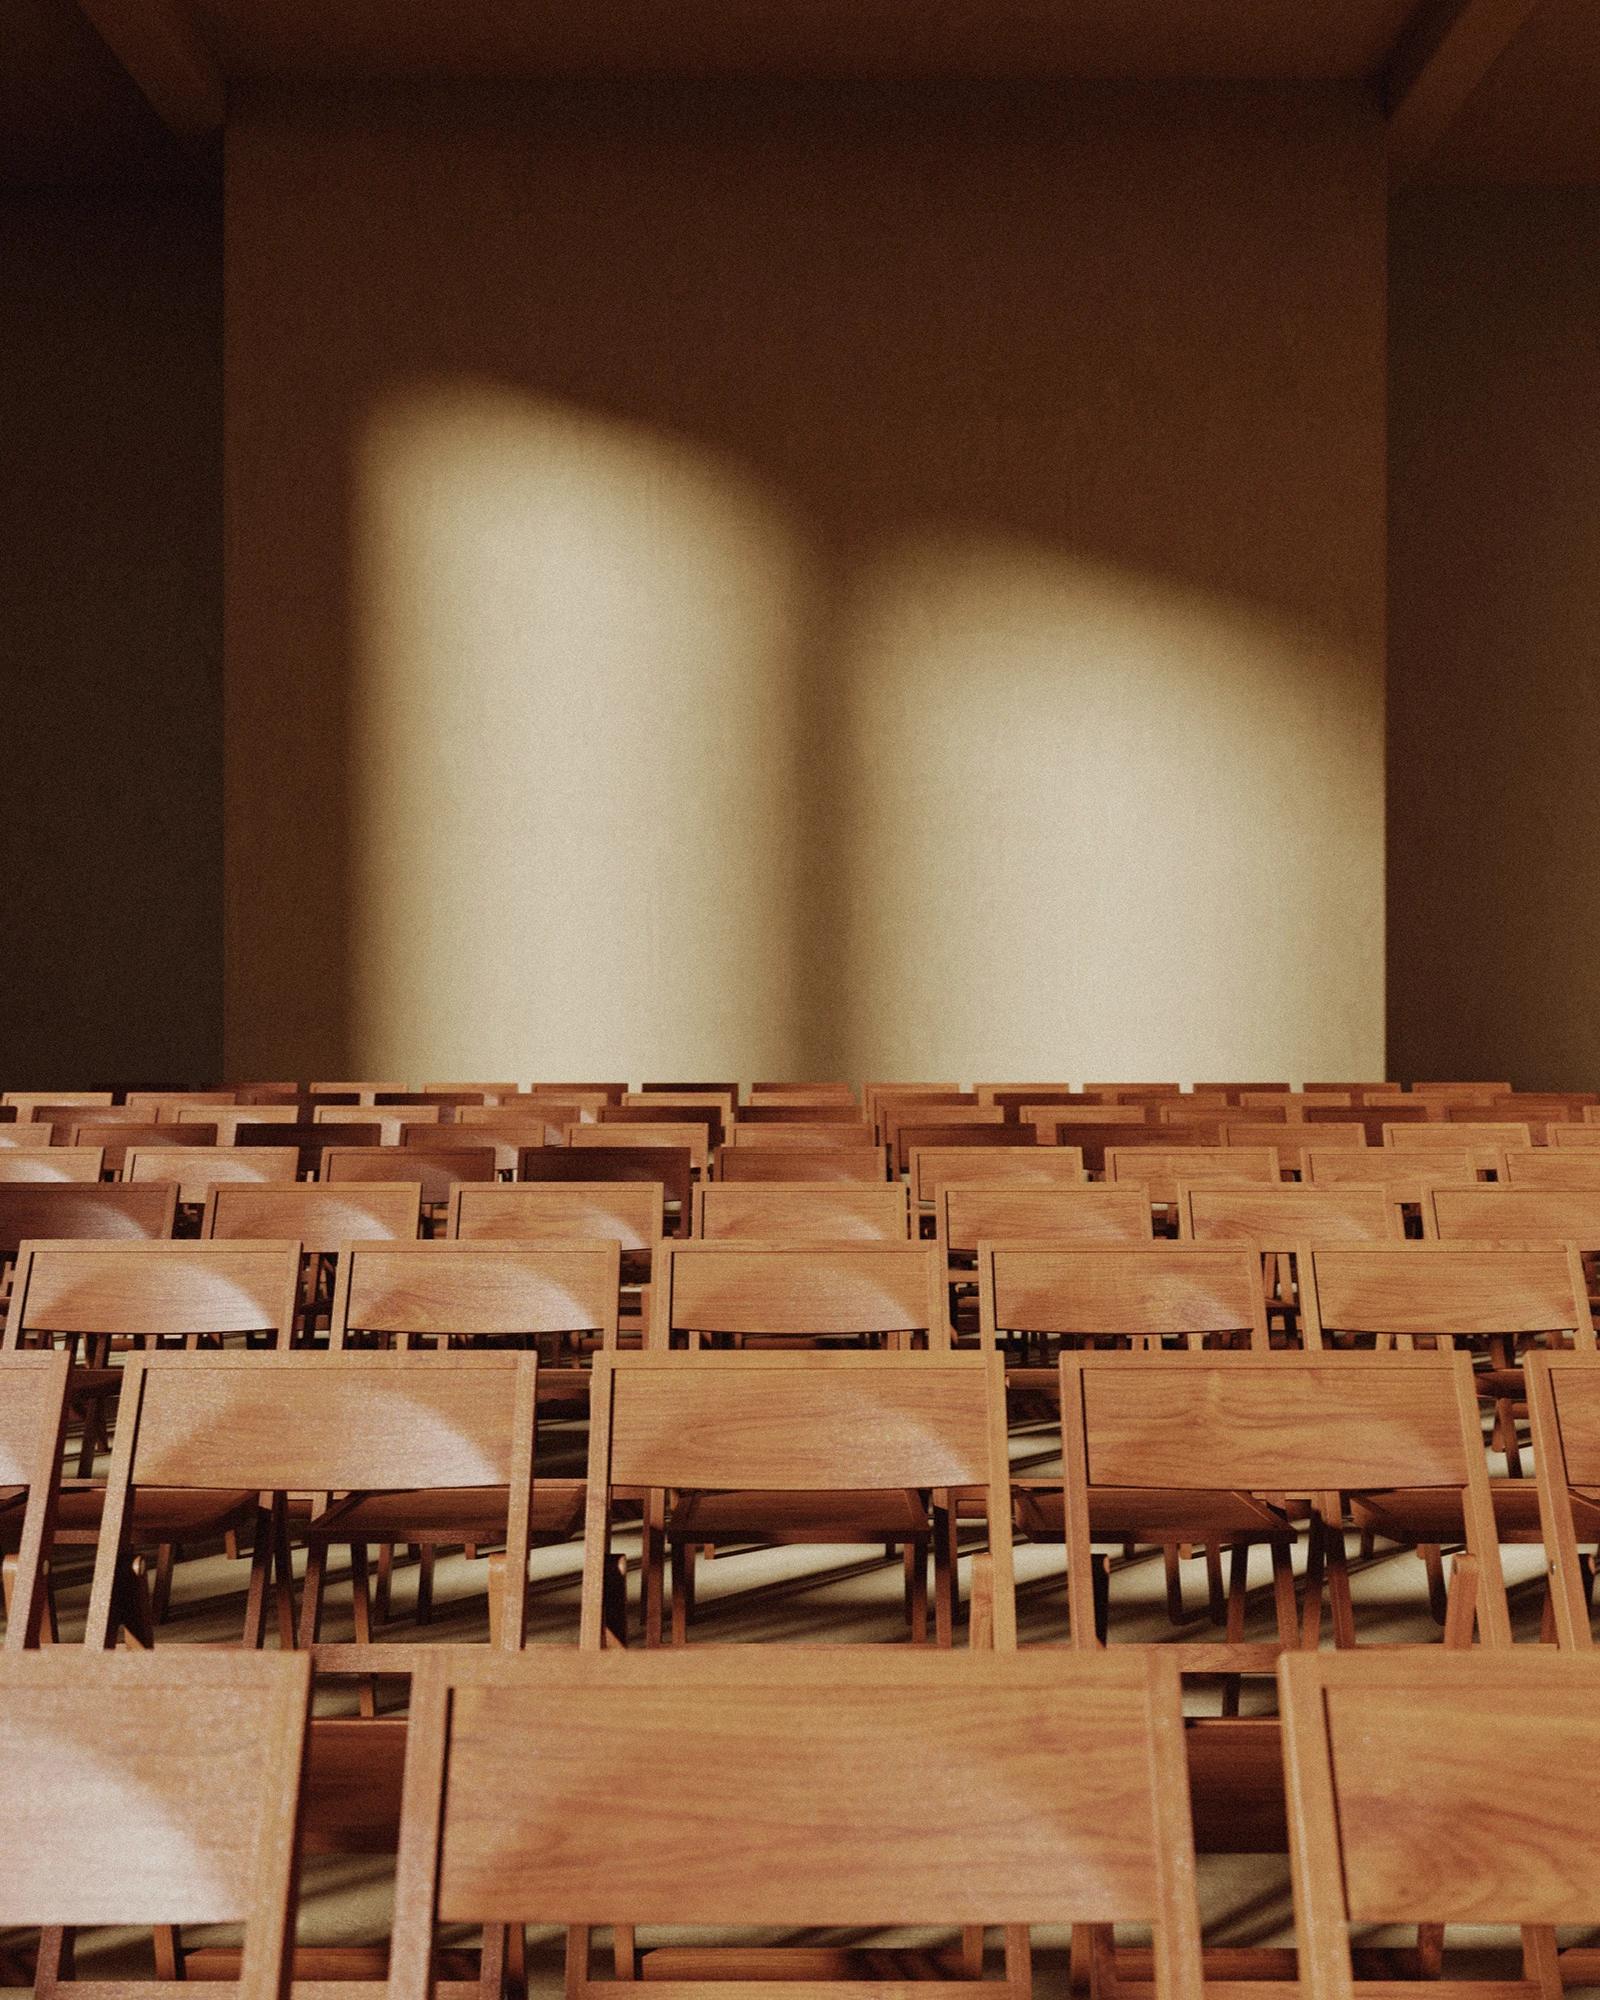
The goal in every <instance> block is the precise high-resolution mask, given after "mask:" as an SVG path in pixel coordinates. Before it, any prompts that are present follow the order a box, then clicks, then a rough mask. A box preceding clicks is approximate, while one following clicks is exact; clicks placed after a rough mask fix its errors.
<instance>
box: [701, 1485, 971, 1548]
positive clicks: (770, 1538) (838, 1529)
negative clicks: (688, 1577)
mask: <svg viewBox="0 0 1600 2000" xmlns="http://www.w3.org/2000/svg"><path fill="white" fill-rule="evenodd" d="M931 1530H932V1523H931V1521H930V1519H929V1514H928V1509H927V1507H926V1505H925V1504H924V1502H923V1500H922V1496H921V1495H920V1494H918V1493H915V1492H907V1491H904V1490H902V1489H900V1488H890V1489H887V1490H884V1491H881V1492H879V1491H866V1492H853V1491H852V1492H842V1493H767V1492H746V1493H690V1494H686V1495H684V1496H683V1497H682V1498H681V1499H679V1500H678V1501H676V1502H675V1503H674V1505H673V1508H672V1512H671V1515H670V1517H669V1519H668V1522H667V1533H668V1536H669V1537H670V1538H671V1539H672V1540H674V1541H686V1542H721V1541H733V1542H889V1541H900V1540H903V1539H904V1538H905V1537H907V1536H912V1535H926V1534H928V1533H930V1532H931Z"/></svg>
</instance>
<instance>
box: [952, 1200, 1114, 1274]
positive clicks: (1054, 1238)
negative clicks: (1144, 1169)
mask: <svg viewBox="0 0 1600 2000" xmlns="http://www.w3.org/2000/svg"><path fill="white" fill-rule="evenodd" d="M934 1223H935V1240H936V1242H937V1243H938V1245H939V1248H940V1250H941V1252H942V1253H943V1257H944V1262H945V1267H946V1269H947V1270H948V1271H949V1272H950V1273H951V1275H952V1276H954V1275H956V1274H957V1273H959V1272H961V1271H963V1270H966V1271H970V1268H971V1265H972V1262H973V1260H974V1259H975V1258H976V1257H977V1254H978V1245H979V1244H980V1243H982V1242H997V1243H1148V1242H1149V1241H1150V1240H1151V1234H1152V1232H1151V1226H1150V1196H1149V1192H1148V1190H1147V1189H1146V1188H1144V1187H1142V1186H1141V1185H1139V1184H1138V1183H1136V1182H1132V1181H1125V1182H1124V1183H1123V1184H1122V1185H1121V1186H1119V1187H1107V1186H1105V1185H1104V1184H1102V1183H1093V1184H1092V1183H1089V1182H1084V1183H1083V1184H1082V1185H1080V1186H1074V1185H1073V1184H1071V1183H1070V1182H1063V1183H1062V1184H1061V1185H1060V1186H1056V1187H1050V1186H1043V1185H1029V1184H1028V1183H1026V1182H1021V1181H1010V1180H1007V1181H996V1182H981V1181H972V1182H964V1181H944V1182H941V1183H940V1186H939V1190H938V1199H937V1200H936V1202H935V1204H934Z"/></svg>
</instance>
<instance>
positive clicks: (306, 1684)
mask: <svg viewBox="0 0 1600 2000" xmlns="http://www.w3.org/2000/svg"><path fill="white" fill-rule="evenodd" d="M310 1709H311V1662H310V1660H309V1659H308V1658H307V1657H306V1656H305V1655H304V1654H295V1653H238V1652H226V1653H223V1652H213V1653H207V1652H205V1651H203V1650H202V1649H198V1648H192V1647H179V1648H175V1649H174V1648H168V1649H167V1650H165V1651H163V1652H161V1653H133V1652H127V1653H96V1652H90V1651H86V1650H84V1649H83V1648H81V1647H77V1646H72V1647H68V1646H49V1647H46V1648H45V1649H44V1650H43V1651H41V1652H35V1653H9V1652H8V1653H6V1654H4V1655H0V1768H3V1769H4V1770H5V1773H6V1794H7V1796H6V1865H5V1868H4V1870H3V1871H0V1924H4V1925H6V1926H7V1927H10V1926H13V1925H28V1926H30V1927H32V1926H34V1925H39V1926H52V1927H53V1926H56V1925H66V1926H73V1925H105V1924H114V1925H122V1924H127V1925H138V1926H141V1927H144V1926H149V1925H152V1924H213V1923H238V1922H242V1923H243V1925H244V1958H243V1963H242V1965H241V1967H240V1971H239V1979H238V1986H237V1991H238V1994H239V2000H277V1996H278V1995H279V1994H281V1993H284V1992H287V1990H288V1986H289V1961H290V1958H291V1955H292V1950H293V1942H294V1912H293V1909H292V1901H293V1886H294V1879H295V1862H294V1853H295V1841H296V1828H297V1823H298V1816H299V1802H300V1783H301V1766H302V1762H303V1758H304V1751H305V1742H306V1732H307V1726H308V1722H309V1717H310ZM68 1983H70V1981H69V1982H68Z"/></svg>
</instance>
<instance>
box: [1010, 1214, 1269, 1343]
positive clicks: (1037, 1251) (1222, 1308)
mask: <svg viewBox="0 0 1600 2000" xmlns="http://www.w3.org/2000/svg"><path fill="white" fill-rule="evenodd" d="M977 1268H978V1316H979V1339H980V1342H981V1344H982V1346H983V1348H984V1350H985V1351H986V1352H988V1351H998V1349H999V1347H1000V1344H1001V1342H1002V1340H1004V1341H1005V1342H1006V1344H1007V1347H1008V1349H1009V1351H1010V1353H1011V1356H1012V1359H1013V1360H1014V1361H1015V1362H1017V1363H1019V1364H1021V1363H1023V1362H1026V1361H1027V1360H1029V1359H1030V1358H1031V1359H1032V1360H1034V1361H1036V1362H1040V1363H1048V1362H1049V1361H1050V1360H1051V1359H1052V1355H1051V1350H1050V1348H1049V1346H1048V1343H1049V1342H1051V1341H1059V1342H1061V1343H1063V1345H1065V1344H1066V1343H1075V1342H1079V1341H1117V1342H1122V1343H1129V1344H1134V1345H1137V1346H1140V1347H1160V1346H1164V1345H1166V1344H1167V1343H1169V1342H1170V1343H1177V1344H1180V1345H1183V1346H1186V1347H1195V1346H1205V1345H1207V1344H1209V1343H1212V1342H1216V1341H1221V1342H1223V1343H1224V1344H1226V1345H1229V1346H1232V1345H1237V1344H1240V1343H1243V1344H1245V1345H1248V1346H1249V1347H1252V1348H1254V1349H1256V1350H1257V1351H1259V1352H1263V1353H1264V1352H1265V1351H1266V1349H1267V1314H1266V1300H1265V1296H1264V1294H1263V1291H1262V1284H1261V1260H1260V1258H1259V1257H1258V1256H1256V1255H1255V1254H1254V1253H1253V1251H1252V1250H1251V1249H1250V1247H1249V1246H1248V1245H1246V1244H1232V1243H1205V1244H1200V1243H1157V1242H1146V1243H1129V1244H1124V1245H1109V1244H1098V1243H1097V1244H1073V1243H1061V1242H1053V1243H1052V1242H1041V1243H1017V1242H980V1243H979V1245H978V1267H977Z"/></svg>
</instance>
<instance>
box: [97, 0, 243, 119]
mask: <svg viewBox="0 0 1600 2000" xmlns="http://www.w3.org/2000/svg"><path fill="white" fill-rule="evenodd" d="M78 4H79V5H80V6H81V7H82V9H83V11H84V13H85V14H86V15H87V16H88V19H89V21H90V22H91V23H92V24H93V26H94V27H95V28H96V29H97V30H98V32H99V35H100V39H101V40H102V41H103V42H104V43H105V44H106V46H107V47H108V48H109V49H110V51H111V53H112V54H113V55H114V56H115V57H116V58H117V61H118V62H120V63H121V65H122V67H123V68H124V69H125V70H126V71H127V72H128V75H129V76H130V77H131V78H132V79H133V81H134V82H135V83H136V84H137V85H138V86H139V89H140V90H141V91H142V92H143V93H144V95H145V97H146V98H147V99H148V100H149V103H150V106H151V109H152V110H153V111H154V112H155V114H156V116H157V117H158V118H159V119H160V120H161V122H162V124H163V125H165V126H166V127H167V129H168V131H170V132H172V133H174V134H175V135H176V136H177V137H178V138H179V139H181V140H182V141H183V142H184V144H185V145H191V146H193V145H199V144H200V143H201V142H203V141H204V140H207V139H210V138H212V137H214V135H215V134H216V133H218V132H220V131H221V129H222V121H223V116H224V111H225V106H226V98H227V91H226V86H225V84H224V81H223V76H222V71H221V70H220V69H219V68H218V67H217V65H216V62H215V61H214V59H213V58H212V55H211V51H210V50H209V49H208V48H207V47H206V46H205V44H204V42H202V41H201V39H200V37H199V35H198V34H197V33H196V32H195V30H194V27H193V25H192V24H191V23H190V21H189V20H188V19H187V18H186V17H185V16H184V15H183V14H182V13H180V12H179V5H178V0H78Z"/></svg>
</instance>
